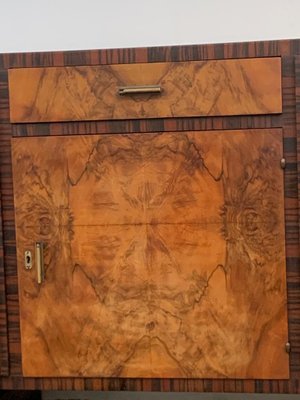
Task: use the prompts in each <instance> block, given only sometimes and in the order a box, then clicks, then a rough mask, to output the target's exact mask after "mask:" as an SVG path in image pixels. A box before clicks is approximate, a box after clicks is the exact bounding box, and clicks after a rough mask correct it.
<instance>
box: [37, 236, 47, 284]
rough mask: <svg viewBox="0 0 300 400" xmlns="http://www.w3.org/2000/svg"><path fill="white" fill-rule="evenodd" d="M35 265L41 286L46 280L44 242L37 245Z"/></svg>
mask: <svg viewBox="0 0 300 400" xmlns="http://www.w3.org/2000/svg"><path fill="white" fill-rule="evenodd" d="M35 263H36V270H37V283H38V284H39V285H40V284H41V283H42V282H43V281H44V279H45V272H44V244H43V242H36V243H35Z"/></svg>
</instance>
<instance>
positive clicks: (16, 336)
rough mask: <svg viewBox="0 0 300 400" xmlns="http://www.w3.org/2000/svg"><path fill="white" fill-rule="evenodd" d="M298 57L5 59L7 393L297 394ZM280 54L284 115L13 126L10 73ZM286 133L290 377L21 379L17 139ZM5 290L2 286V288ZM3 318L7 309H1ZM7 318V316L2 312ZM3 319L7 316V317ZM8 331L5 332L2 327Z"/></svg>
mask: <svg viewBox="0 0 300 400" xmlns="http://www.w3.org/2000/svg"><path fill="white" fill-rule="evenodd" d="M297 54H300V41H299V40H283V41H269V42H250V43H226V44H216V45H192V46H172V47H157V48H140V49H113V50H112V49H106V50H92V51H71V52H52V53H51V52H49V53H27V54H25V53H18V54H4V55H0V140H1V145H0V167H1V168H0V184H1V192H2V205H3V209H2V210H3V244H4V264H5V287H6V294H4V297H5V298H6V304H7V323H8V333H9V335H8V345H9V346H8V354H7V356H8V357H9V369H10V376H9V377H1V379H0V386H1V387H2V388H7V389H42V390H104V391H108V390H110V391H111V390H125V391H127V390H129V391H132V390H133V391H173V392H243V393H245V392H247V393H249V392H251V393H254V392H255V393H299V390H300V379H299V378H300V323H299V321H300V319H299V298H300V260H299V216H298V193H297V183H298V179H297V146H296V143H297V142H296V108H295V87H296V84H295V77H296V74H295V62H294V57H295V55H297ZM245 57H246V58H248V57H250V58H257V57H281V64H282V105H283V109H282V111H283V112H282V114H279V115H261V116H235V117H234V116H231V117H222V116H220V117H216V116H215V117H213V116H211V117H202V118H169V119H148V120H147V119H140V120H127V121H120V120H119V121H118V120H111V121H94V122H89V121H85V122H61V123H49V124H48V123H32V124H14V125H12V124H10V123H9V118H10V117H9V99H8V69H9V68H23V67H26V68H32V67H59V66H78V65H87V66H88V65H100V64H101V65H108V64H124V63H130V64H132V63H147V62H150V63H153V62H155V63H156V62H166V61H167V62H178V61H181V62H186V61H201V60H203V61H205V60H215V59H219V60H220V59H224V58H225V59H236V58H245ZM274 127H282V128H283V136H284V138H283V151H284V156H285V158H286V168H285V170H284V197H285V198H284V210H285V235H286V273H287V296H288V331H289V341H290V343H291V352H290V357H289V358H290V362H289V364H290V379H288V380H282V379H280V380H275V379H246V380H244V379H196V378H194V379H185V378H180V379H167V378H161V379H159V378H156V379H154V378H152V379H143V378H137V379H133V378H62V377H56V378H24V377H23V376H22V356H21V344H20V328H19V300H18V284H17V264H16V244H15V223H14V208H13V187H12V170H11V143H10V138H11V137H12V136H37V135H38V136H40V135H43V136H45V135H47V136H48V135H55V136H57V135H70V134H72V135H78V134H83V135H86V134H95V133H101V134H102V133H117V132H118V133H130V132H144V133H145V134H147V133H149V132H157V131H177V130H179V131H182V130H186V131H191V130H219V129H252V128H274ZM0 291H1V293H5V292H4V287H3V286H0ZM1 313H3V310H1ZM4 314H5V312H4ZM3 320H4V319H3ZM1 328H3V327H1Z"/></svg>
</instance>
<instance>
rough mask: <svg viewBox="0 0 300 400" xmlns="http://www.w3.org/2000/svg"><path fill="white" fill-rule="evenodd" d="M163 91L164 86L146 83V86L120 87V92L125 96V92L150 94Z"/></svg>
mask: <svg viewBox="0 0 300 400" xmlns="http://www.w3.org/2000/svg"><path fill="white" fill-rule="evenodd" d="M161 92H162V87H161V86H159V85H146V86H121V87H119V88H118V94H119V95H121V96H123V95H125V94H143V93H144V94H148V93H154V94H155V93H156V94H159V93H161Z"/></svg>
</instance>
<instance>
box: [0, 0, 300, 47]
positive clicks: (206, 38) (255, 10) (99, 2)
mask: <svg viewBox="0 0 300 400" xmlns="http://www.w3.org/2000/svg"><path fill="white" fill-rule="evenodd" d="M283 38H300V0H248V1H245V0H0V53H3V52H19V51H46V50H73V49H93V48H113V47H141V46H158V45H173V44H192V43H196V44H200V43H216V42H233V41H249V40H269V39H283Z"/></svg>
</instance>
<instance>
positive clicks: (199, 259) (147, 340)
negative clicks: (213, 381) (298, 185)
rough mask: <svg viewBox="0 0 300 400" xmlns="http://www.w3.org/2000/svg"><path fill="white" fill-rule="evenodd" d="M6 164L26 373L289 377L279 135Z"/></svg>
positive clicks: (258, 133) (31, 150)
mask: <svg viewBox="0 0 300 400" xmlns="http://www.w3.org/2000/svg"><path fill="white" fill-rule="evenodd" d="M12 151H13V170H14V193H15V210H16V232H17V243H18V246H17V251H18V254H17V256H18V270H19V287H20V305H21V328H22V354H23V373H24V375H26V376H107V377H115V376H122V377H180V378H183V377H188V378H199V377H202V378H203V377H205V378H221V377H226V378H264V379H266V378H276V379H278V378H288V377H289V366H288V360H289V357H288V355H287V353H286V351H285V343H286V342H287V340H288V335H287V308H286V306H287V304H286V303H287V300H286V277H285V251H284V215H283V171H282V169H281V168H280V159H281V157H282V133H281V131H280V130H250V131H219V132H201V133H200V132H186V133H179V132H177V133H163V134H152V135H140V134H136V135H110V136H109V135H108V136H97V135H93V136H76V137H72V136H69V137H57V138H54V137H53V138H17V139H13V146H12ZM35 241H43V242H45V246H46V248H45V262H46V279H45V282H44V283H43V284H42V285H41V286H39V285H38V284H37V280H36V270H35V269H34V268H33V269H32V270H31V271H27V270H25V268H24V252H25V250H26V249H29V250H31V251H32V253H33V254H34V243H35ZM229 316H230V317H229Z"/></svg>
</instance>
